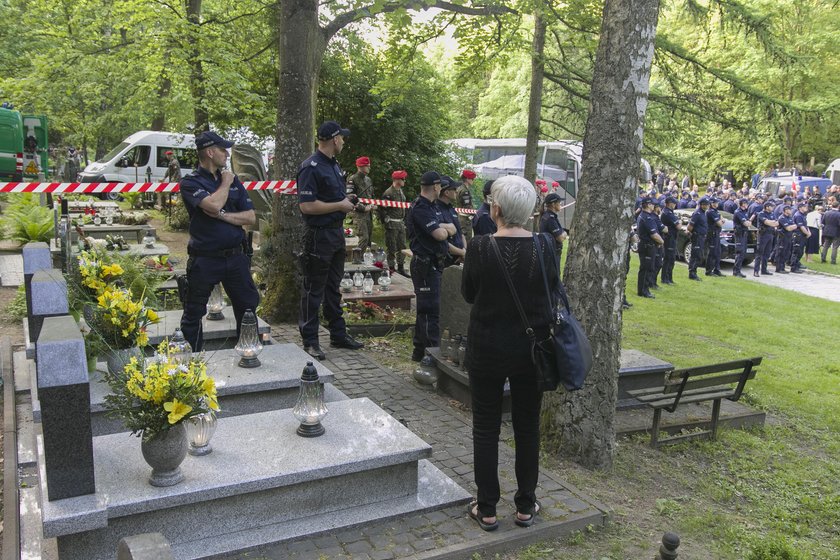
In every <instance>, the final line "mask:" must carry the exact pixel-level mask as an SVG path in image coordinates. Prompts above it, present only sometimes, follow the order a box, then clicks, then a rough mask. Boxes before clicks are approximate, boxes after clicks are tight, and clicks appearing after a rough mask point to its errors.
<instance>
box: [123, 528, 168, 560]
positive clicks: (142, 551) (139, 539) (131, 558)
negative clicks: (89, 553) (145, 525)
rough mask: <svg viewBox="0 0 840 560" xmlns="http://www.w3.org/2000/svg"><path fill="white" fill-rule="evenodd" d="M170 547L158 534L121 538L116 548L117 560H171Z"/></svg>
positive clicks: (164, 538)
mask: <svg viewBox="0 0 840 560" xmlns="http://www.w3.org/2000/svg"><path fill="white" fill-rule="evenodd" d="M173 559H174V556H172V547H171V546H169V541H168V540H166V537H164V536H163V535H161V534H160V533H143V534H142V535H134V536H132V537H123V538H122V539H120V542H119V545H118V546H117V560H173Z"/></svg>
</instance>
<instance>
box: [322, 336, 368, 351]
mask: <svg viewBox="0 0 840 560" xmlns="http://www.w3.org/2000/svg"><path fill="white" fill-rule="evenodd" d="M330 346H332V347H333V348H347V349H348V350H359V349H360V348H364V347H365V345H364V344H362V343H361V342H359V341H358V340H356V339H355V338H353V337H352V336H350V335H349V334H346V335H344V338H341V339H333V338H331V339H330Z"/></svg>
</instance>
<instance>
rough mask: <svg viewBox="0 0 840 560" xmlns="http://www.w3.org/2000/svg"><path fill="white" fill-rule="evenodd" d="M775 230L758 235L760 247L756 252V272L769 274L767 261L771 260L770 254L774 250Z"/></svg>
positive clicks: (754, 268)
mask: <svg viewBox="0 0 840 560" xmlns="http://www.w3.org/2000/svg"><path fill="white" fill-rule="evenodd" d="M774 237H775V236H774V235H773V230H771V229H769V228H768V229H767V232H766V233H760V234H759V235H758V247H757V248H756V251H755V263H754V265H753V271H754V272H759V271H761V272H764V273H766V272H767V259H769V258H770V252H771V251H772V250H773V238H774Z"/></svg>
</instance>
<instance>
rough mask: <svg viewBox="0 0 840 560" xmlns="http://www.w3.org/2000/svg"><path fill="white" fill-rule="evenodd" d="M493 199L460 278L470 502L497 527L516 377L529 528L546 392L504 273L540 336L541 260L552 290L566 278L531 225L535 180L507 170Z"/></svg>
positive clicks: (487, 525) (544, 313) (515, 411)
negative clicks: (506, 406)
mask: <svg viewBox="0 0 840 560" xmlns="http://www.w3.org/2000/svg"><path fill="white" fill-rule="evenodd" d="M490 198H491V204H490V216H491V217H492V218H493V221H494V222H495V223H496V225H497V226H498V230H497V231H496V233H495V234H492V235H480V236H477V237H475V238H473V239H472V240H471V241H470V243H469V245H468V247H467V254H466V257H465V261H464V271H463V278H462V284H461V293H462V294H463V296H464V299H466V300H467V302H469V303H471V304H473V306H472V310H471V312H470V324H469V329H468V331H467V352H466V357H465V360H464V366H465V368H466V370H467V373H468V374H469V379H470V393H471V395H472V416H473V461H474V463H475V465H474V471H475V483H476V486H477V487H478V496H477V498H476V499H475V500H474V501H472V503H470V504H469V507H468V513H469V516H470V517H471V518H473V519H474V520H475V521H476V522H477V523H478V524H479V526H480V527H481V528H482V529H484V530H485V531H493V530H495V529H496V528H498V526H499V522H498V520H497V519H496V504H497V503H498V501H499V499H500V489H499V474H498V470H499V433H500V429H501V423H502V397H503V394H504V387H505V381H509V382H510V398H511V416H512V419H513V434H514V440H515V442H516V468H515V470H516V481H517V486H518V488H517V491H516V495H515V496H514V502H515V504H516V515H515V517H514V522H515V523H516V524H517V525H519V526H522V527H530V526H531V525H533V523H534V519H535V517H536V514H537V512H538V511H539V508H540V505H539V502H538V501H537V497H536V488H537V479H538V476H539V453H540V406H541V404H542V392H541V391H540V390H539V388H538V386H537V379H536V371H535V368H534V364H533V362H532V360H531V342H530V338H529V337H528V335H527V334H526V332H525V325H523V322H522V318H521V315H520V313H519V311H518V309H517V305H516V302H515V299H514V295H513V294H512V293H511V290H510V288H509V286H508V283H507V280H506V278H505V274H504V272H505V270H507V272H508V274H509V275H510V278H511V280H512V281H513V286H514V289H515V290H516V295H517V296H518V298H519V301H520V302H521V304H522V307H523V308H524V312H525V315H526V317H527V320H528V323H529V324H530V326H531V327H532V328H533V329H534V331H535V332H536V336H537V340H542V339H545V338H547V337H548V336H549V334H550V333H549V327H548V324H549V320H550V302H549V301H548V297H547V294H546V293H545V287H544V284H543V276H542V269H541V266H544V267H545V270H546V273H547V276H548V282H549V288H550V289H552V290H553V289H554V288H555V287H556V286H557V283H558V282H560V278H559V276H558V272H557V266H556V265H555V251H556V249H555V243H554V239H552V238H550V237H549V236H542V239H541V240H540V241H541V242H540V243H538V242H537V238H535V237H534V236H533V235H532V234H531V232H530V231H528V230H527V229H525V224H526V222H527V221H528V218H530V216H531V211H532V210H533V208H534V203H535V202H536V193H535V191H534V186H533V185H532V184H531V183H529V182H528V181H526V180H525V179H523V178H522V177H515V176H512V175H511V176H507V177H502V178H501V179H498V180H496V181H495V182H494V183H493V187H492V189H491V193H490ZM494 243H495V244H496V245H497V246H498V250H499V253H498V254H500V255H501V261H500V260H499V258H498V257H497V252H496V249H495V248H494V246H493V244H494ZM538 259H539V260H538ZM540 261H541V262H540Z"/></svg>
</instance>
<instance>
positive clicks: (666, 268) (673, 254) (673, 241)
mask: <svg viewBox="0 0 840 560" xmlns="http://www.w3.org/2000/svg"><path fill="white" fill-rule="evenodd" d="M676 206H677V199H676V198H674V197H673V196H669V197H666V198H665V208H663V209H662V214H661V215H660V217H659V218H660V219H661V220H662V225H663V226H665V227H666V228H668V229H667V231H666V232H665V235H663V239H664V240H665V247H664V249H665V254H664V255H663V258H662V283H663V284H673V283H674V263H675V262H676V260H677V235H678V233H677V232H678V231H679V230H681V229H682V224H681V223H680V218H679V216H677V214H676V213H675V212H674V208H676Z"/></svg>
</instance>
